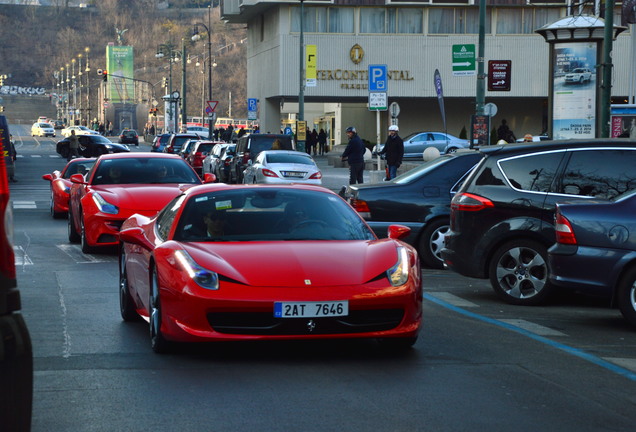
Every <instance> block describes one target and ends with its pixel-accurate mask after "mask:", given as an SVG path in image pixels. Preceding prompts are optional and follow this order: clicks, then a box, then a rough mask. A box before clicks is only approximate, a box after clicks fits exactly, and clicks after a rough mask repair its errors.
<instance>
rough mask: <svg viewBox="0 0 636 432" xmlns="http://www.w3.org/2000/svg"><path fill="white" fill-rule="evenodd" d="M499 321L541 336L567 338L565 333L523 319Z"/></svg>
mask: <svg viewBox="0 0 636 432" xmlns="http://www.w3.org/2000/svg"><path fill="white" fill-rule="evenodd" d="M499 321H501V322H505V323H507V324H510V325H513V326H516V327H519V328H522V329H524V330H528V331H529V332H532V333H535V334H538V335H541V336H567V335H566V334H565V333H561V332H560V331H557V330H554V329H551V328H550V327H545V326H542V325H539V324H536V323H533V322H531V321H526V320H522V319H500V320H499Z"/></svg>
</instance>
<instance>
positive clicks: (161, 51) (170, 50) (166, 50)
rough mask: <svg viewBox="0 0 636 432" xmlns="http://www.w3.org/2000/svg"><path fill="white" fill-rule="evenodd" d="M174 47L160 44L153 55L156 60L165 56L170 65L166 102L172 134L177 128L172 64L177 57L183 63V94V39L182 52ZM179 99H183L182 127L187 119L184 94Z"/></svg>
mask: <svg viewBox="0 0 636 432" xmlns="http://www.w3.org/2000/svg"><path fill="white" fill-rule="evenodd" d="M174 48H175V46H174V45H173V44H172V43H171V42H168V43H167V44H161V45H159V46H158V47H157V54H156V55H155V57H157V58H163V57H165V56H166V55H167V56H168V59H169V65H170V75H169V79H168V97H167V100H168V102H169V107H170V108H169V113H167V114H169V116H170V120H171V121H170V122H169V123H168V125H167V126H168V128H169V129H170V130H169V132H174V131H175V130H176V129H177V127H176V122H177V117H176V115H175V111H176V109H175V103H176V99H175V98H173V97H172V63H173V61H174V60H175V59H176V58H177V56H180V57H181V61H182V62H183V81H182V91H183V92H184V93H185V90H186V84H185V72H186V67H185V63H186V60H185V58H184V54H185V39H184V40H183V51H179V50H175V49H174ZM181 97H182V98H183V101H182V107H183V108H184V110H183V112H184V113H183V115H182V121H183V123H184V125H186V124H187V117H186V114H185V94H183V95H181Z"/></svg>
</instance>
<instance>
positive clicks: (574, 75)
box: [565, 68, 592, 84]
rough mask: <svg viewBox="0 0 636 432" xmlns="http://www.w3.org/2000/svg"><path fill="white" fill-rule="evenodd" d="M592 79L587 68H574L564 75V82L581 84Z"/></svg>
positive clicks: (590, 72)
mask: <svg viewBox="0 0 636 432" xmlns="http://www.w3.org/2000/svg"><path fill="white" fill-rule="evenodd" d="M591 80H592V71H591V70H589V69H588V68H576V69H574V70H573V71H572V72H570V73H568V74H566V75H565V82H566V83H579V84H583V83H584V82H585V81H591Z"/></svg>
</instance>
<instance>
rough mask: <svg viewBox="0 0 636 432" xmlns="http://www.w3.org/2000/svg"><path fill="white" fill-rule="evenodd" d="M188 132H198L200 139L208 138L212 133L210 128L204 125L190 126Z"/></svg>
mask: <svg viewBox="0 0 636 432" xmlns="http://www.w3.org/2000/svg"><path fill="white" fill-rule="evenodd" d="M187 132H188V133H194V134H197V135H198V136H199V139H208V136H209V134H210V130H209V129H208V128H206V127H204V126H188V127H187Z"/></svg>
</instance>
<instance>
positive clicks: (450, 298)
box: [428, 292, 479, 307]
mask: <svg viewBox="0 0 636 432" xmlns="http://www.w3.org/2000/svg"><path fill="white" fill-rule="evenodd" d="M428 294H430V295H432V296H435V297H436V298H438V299H440V300H444V301H445V302H447V303H450V304H452V305H453V306H457V307H479V305H478V304H476V303H472V302H469V301H468V300H464V299H463V298H461V297H458V296H456V295H455V294H451V293H448V292H430V293H428Z"/></svg>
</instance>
